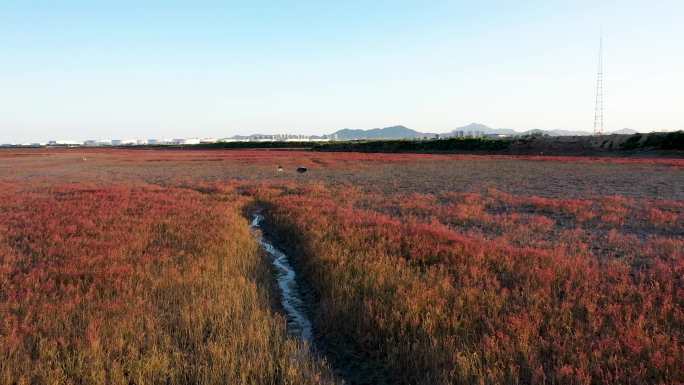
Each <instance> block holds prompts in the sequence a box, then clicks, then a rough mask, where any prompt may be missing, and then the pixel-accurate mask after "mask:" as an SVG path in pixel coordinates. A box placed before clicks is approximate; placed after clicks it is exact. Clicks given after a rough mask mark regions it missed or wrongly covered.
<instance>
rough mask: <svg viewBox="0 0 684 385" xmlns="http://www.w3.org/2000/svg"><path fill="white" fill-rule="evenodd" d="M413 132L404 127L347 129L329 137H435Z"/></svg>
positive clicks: (346, 138) (339, 138) (340, 138)
mask: <svg viewBox="0 0 684 385" xmlns="http://www.w3.org/2000/svg"><path fill="white" fill-rule="evenodd" d="M435 135H436V134H427V133H422V132H418V131H416V130H412V129H410V128H408V127H404V126H392V127H385V128H372V129H370V130H358V129H350V128H345V129H342V130H339V131H336V132H334V133H332V134H331V135H329V136H330V137H332V138H336V139H337V140H358V139H415V138H422V137H425V136H433V137H434V136H435Z"/></svg>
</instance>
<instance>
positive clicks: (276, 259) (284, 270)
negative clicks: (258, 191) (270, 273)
mask: <svg viewBox="0 0 684 385" xmlns="http://www.w3.org/2000/svg"><path fill="white" fill-rule="evenodd" d="M263 221H264V217H263V216H262V215H260V214H254V215H253V216H252V224H251V228H252V229H254V230H256V231H255V233H256V235H257V240H258V241H259V244H261V247H262V248H263V249H264V251H265V252H266V253H267V254H268V255H269V256H270V257H271V263H272V264H273V267H275V270H276V281H277V283H278V288H279V289H280V302H281V305H282V306H283V309H284V310H285V315H286V318H287V330H288V332H289V333H290V334H292V335H294V336H296V337H299V338H301V339H302V340H304V341H306V342H308V343H311V337H312V335H311V321H310V320H309V318H308V317H307V315H306V306H305V303H304V301H303V300H302V296H301V293H300V290H299V288H298V287H297V280H296V277H297V275H296V273H295V270H294V268H293V267H292V264H291V263H290V260H289V258H288V256H287V255H285V253H283V252H282V251H280V250H278V249H277V248H276V247H275V246H273V244H272V243H270V242H269V241H268V240H267V239H266V238H264V235H263V232H262V231H260V230H261V225H262V223H263Z"/></svg>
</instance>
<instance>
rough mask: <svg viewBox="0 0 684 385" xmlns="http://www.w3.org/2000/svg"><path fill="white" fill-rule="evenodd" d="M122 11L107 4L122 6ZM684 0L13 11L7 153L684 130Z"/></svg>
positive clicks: (4, 130) (3, 103)
mask: <svg viewBox="0 0 684 385" xmlns="http://www.w3.org/2000/svg"><path fill="white" fill-rule="evenodd" d="M105 3H106V4H105ZM682 20H684V1H681V0H676V1H675V0H672V1H629V0H627V1H585V0H577V1H571V2H567V1H557V0H551V1H517V2H514V1H481V2H472V1H439V0H435V1H401V0H398V1H391V2H390V1H357V0H351V1H346V2H330V1H314V0H310V1H288V2H285V1H275V0H270V1H267V0H257V1H250V2H247V1H245V2H233V1H171V0H166V1H162V0H153V1H132V0H121V1H110V2H93V1H85V0H83V1H77V0H62V1H48V0H42V1H41V0H37V1H19V0H16V1H15V0H3V1H2V2H0V143H6V142H14V143H21V142H27V141H28V142H30V141H47V140H52V139H72V140H85V139H113V138H114V139H116V138H119V139H121V138H171V137H227V136H232V135H235V134H249V133H301V134H324V133H330V132H333V131H335V130H337V129H341V128H345V127H350V128H373V127H385V126H390V125H396V124H403V125H405V126H408V127H410V128H413V129H416V130H419V131H428V132H446V131H449V130H451V129H453V128H455V127H458V126H462V125H465V124H468V123H470V122H480V123H484V124H487V125H489V126H491V127H496V128H513V129H519V130H524V129H533V128H539V129H579V130H591V128H592V124H593V110H594V92H595V90H594V87H595V77H596V64H597V53H598V36H599V31H600V29H601V26H603V27H602V28H603V35H604V46H605V57H604V61H605V116H606V129H607V130H617V129H621V128H625V127H628V128H632V129H636V130H640V131H650V130H655V129H657V130H674V129H684V113H683V111H682V110H683V106H684V91H683V90H684V23H683V22H682Z"/></svg>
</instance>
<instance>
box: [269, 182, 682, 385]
mask: <svg viewBox="0 0 684 385" xmlns="http://www.w3.org/2000/svg"><path fill="white" fill-rule="evenodd" d="M258 194H261V195H260V196H261V199H262V200H264V202H267V203H268V204H269V207H270V212H271V217H272V219H273V221H274V222H275V223H276V224H277V227H278V228H279V229H280V231H282V232H284V233H285V234H287V235H285V236H284V237H283V238H284V239H292V240H294V241H291V242H290V247H292V248H293V249H294V250H297V251H298V253H300V254H301V255H302V256H303V257H302V264H303V268H302V269H303V271H304V272H305V274H307V276H308V277H309V280H310V281H311V282H313V284H314V285H315V290H316V291H317V293H319V295H320V297H321V304H320V307H319V309H318V311H317V313H316V316H317V317H318V324H319V325H322V330H321V331H322V333H323V334H324V335H325V336H326V338H327V339H329V340H330V344H331V345H332V346H336V347H337V349H346V350H347V354H348V356H347V358H346V359H349V357H353V356H355V355H361V356H362V357H364V359H366V360H368V361H376V362H377V363H376V364H377V366H378V367H383V368H385V369H386V370H387V371H386V373H385V375H386V376H387V383H406V384H416V383H425V384H428V383H481V382H484V383H502V384H509V383H532V384H541V383H581V384H585V383H586V384H589V383H592V384H594V383H603V384H613V383H621V384H630V383H633V384H643V383H677V382H679V381H681V380H682V379H684V367H683V366H682V362H684V344H683V343H682V341H683V339H684V327H683V326H684V278H682V277H684V254H683V251H682V250H684V240H683V239H682V235H683V234H682V231H683V230H682V229H683V228H684V205H683V204H682V202H680V201H650V200H639V199H627V198H623V197H615V196H613V197H605V198H596V199H551V198H542V197H534V196H530V197H524V196H513V195H511V194H507V193H503V192H500V191H497V190H490V191H488V192H484V193H481V194H477V193H445V194H412V195H409V196H403V195H384V194H373V193H364V192H360V191H358V190H354V189H343V190H338V189H329V188H326V187H324V186H321V185H318V186H313V187H301V186H300V187H296V186H282V187H278V188H275V189H261V190H260V191H259V192H258ZM340 197H344V200H343V201H342V200H341V199H340Z"/></svg>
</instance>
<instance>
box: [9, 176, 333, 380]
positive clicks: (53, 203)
mask: <svg viewBox="0 0 684 385" xmlns="http://www.w3.org/2000/svg"><path fill="white" fill-rule="evenodd" d="M5 187H7V188H4V189H3V190H2V191H0V315H1V316H0V384H43V383H45V384H47V383H50V384H73V383H81V384H103V383H107V384H162V383H163V384H200V383H201V384H225V383H231V384H275V383H279V384H321V383H334V381H333V380H332V379H331V375H330V373H329V372H328V370H327V369H326V367H325V365H323V364H322V363H321V362H319V361H318V359H316V358H314V357H312V356H311V355H309V353H307V351H305V350H303V349H302V346H301V344H299V343H298V342H296V341H294V340H292V339H290V338H289V337H287V336H286V333H285V323H284V320H283V319H282V317H280V316H277V315H275V314H274V313H273V311H272V310H271V302H272V299H271V297H270V294H269V290H268V288H269V286H270V282H271V281H270V280H271V277H270V270H269V268H268V265H267V261H266V260H265V259H264V258H263V257H262V256H261V254H260V252H259V249H258V247H257V245H256V243H255V242H254V240H253V239H252V236H251V234H250V233H249V230H248V227H247V223H246V220H245V219H244V218H243V217H242V216H241V214H240V212H241V210H242V205H243V204H244V203H245V201H244V198H240V197H239V196H238V195H236V194H233V193H231V192H230V189H224V190H222V191H220V192H219V191H217V192H216V193H215V194H204V193H200V192H198V191H194V190H190V189H180V188H160V187H156V186H141V187H130V186H126V185H115V186H112V185H108V186H97V185H93V186H89V185H84V184H73V185H51V186H48V187H45V186H43V187H32V186H30V185H24V186H20V187H17V186H14V187H12V186H5Z"/></svg>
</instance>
